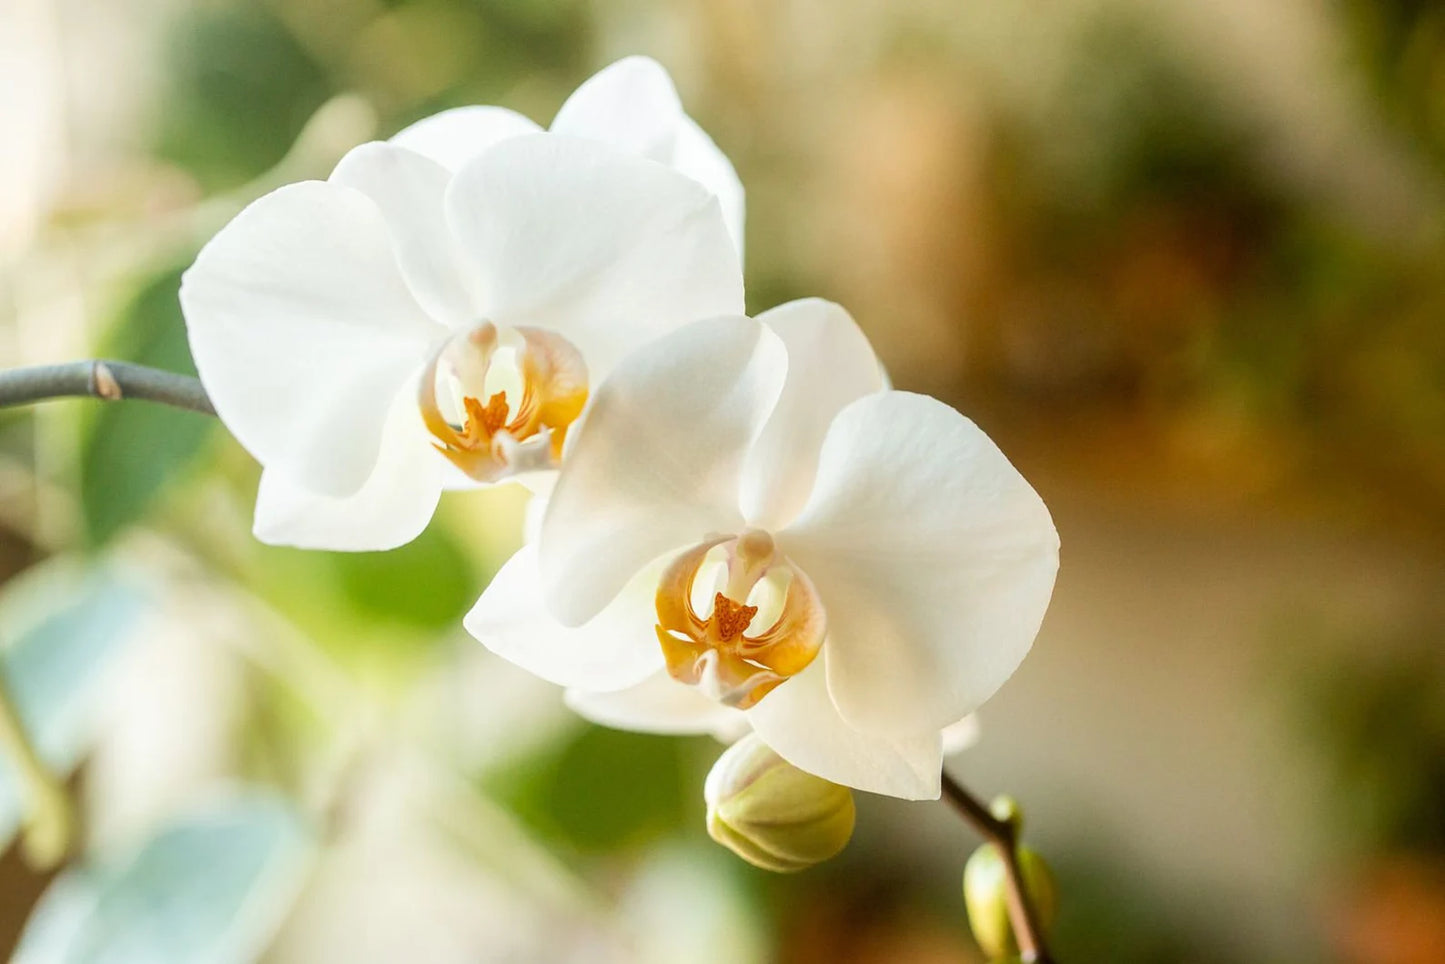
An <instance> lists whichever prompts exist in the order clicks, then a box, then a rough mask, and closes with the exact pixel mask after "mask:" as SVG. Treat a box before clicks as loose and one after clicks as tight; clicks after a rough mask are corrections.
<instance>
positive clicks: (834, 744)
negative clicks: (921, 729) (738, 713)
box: [747, 643, 943, 800]
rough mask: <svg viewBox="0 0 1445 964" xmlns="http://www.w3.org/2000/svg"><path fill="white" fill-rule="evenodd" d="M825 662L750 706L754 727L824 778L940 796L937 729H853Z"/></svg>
mask: <svg viewBox="0 0 1445 964" xmlns="http://www.w3.org/2000/svg"><path fill="white" fill-rule="evenodd" d="M829 645H831V643H830V644H829ZM825 654H826V650H825ZM823 662H824V660H823V659H817V660H814V661H813V663H812V665H810V666H809V667H808V668H807V669H805V670H803V671H802V672H801V673H799V674H798V675H797V676H794V677H793V678H791V679H789V680H788V681H787V682H786V683H784V684H783V685H781V686H779V687H778V688H777V689H775V690H773V691H772V692H771V693H769V694H768V695H767V696H765V697H763V699H762V702H760V703H758V705H757V706H755V707H753V708H752V709H751V710H749V711H748V714H747V715H748V721H749V722H750V723H752V725H753V731H754V732H756V733H757V735H758V736H759V737H760V738H761V739H762V741H763V742H764V743H766V744H767V745H768V746H770V747H772V748H773V749H774V750H775V751H777V754H778V755H779V756H781V757H782V758H783V759H785V760H787V761H788V762H789V763H791V764H792V765H793V766H795V767H797V768H798V769H800V770H807V771H808V772H809V773H812V774H815V775H817V776H820V777H822V778H823V779H825V780H831V781H833V782H834V783H841V784H842V785H844V786H848V787H855V788H857V789H859V790H867V791H869V792H870V793H882V794H887V795H888V796H890V797H902V798H903V799H904V800H933V799H936V798H937V797H938V794H939V775H940V773H942V770H943V750H942V743H941V741H940V739H939V734H938V731H937V730H934V731H933V732H931V733H925V734H923V735H918V736H911V737H886V736H880V735H877V734H874V733H864V732H862V731H861V730H856V729H854V728H853V727H851V726H849V725H848V723H847V722H846V721H845V720H844V719H843V717H842V716H840V715H839V714H838V710H837V708H836V707H834V705H833V701H832V700H831V699H830V698H829V697H828V684H827V681H826V674H825V670H824V668H823Z"/></svg>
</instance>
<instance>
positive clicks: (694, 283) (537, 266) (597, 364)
mask: <svg viewBox="0 0 1445 964" xmlns="http://www.w3.org/2000/svg"><path fill="white" fill-rule="evenodd" d="M447 209H448V213H449V216H450V219H451V222H452V228H453V231H454V233H455V234H456V236H457V238H458V240H459V242H460V244H461V247H462V249H463V251H464V252H465V253H466V254H467V255H468V256H469V257H470V258H471V259H472V271H473V272H474V274H475V275H476V277H477V278H478V280H479V287H480V290H481V291H482V293H483V298H484V307H485V308H486V309H487V315H488V317H490V318H492V320H494V321H496V322H498V323H501V324H507V325H534V326H537V327H541V328H550V329H553V330H556V331H558V332H560V333H561V334H562V335H563V336H564V337H566V338H568V339H569V340H571V341H572V342H573V343H574V344H575V345H576V346H577V347H578V348H579V349H580V350H581V352H582V355H583V357H584V358H585V359H586V361H587V368H588V373H589V376H590V378H591V379H592V382H593V384H596V383H597V382H598V381H600V380H601V379H602V378H604V377H606V374H607V372H608V371H609V370H610V369H611V367H612V365H613V364H615V363H616V362H617V361H618V360H620V359H621V358H622V356H623V355H625V354H626V353H627V352H629V351H631V350H632V349H634V348H636V347H638V346H639V345H642V344H644V343H646V342H647V341H649V340H651V339H652V338H654V337H656V336H658V335H661V334H663V333H665V332H667V331H670V330H672V329H674V328H677V327H678V326H680V325H683V324H686V323H687V322H690V321H695V320H697V319H698V318H708V317H712V316H715V315H722V314H741V313H742V311H743V288H742V269H741V267H740V266H739V263H738V256H737V252H736V250H735V249H734V248H733V244H732V241H731V239H730V237H729V235H728V232H727V226H726V225H725V224H724V223H723V219H722V214H721V212H720V210H719V208H718V203H717V201H716V199H714V198H712V197H711V196H710V195H709V194H708V193H707V191H706V190H704V189H703V188H702V187H701V186H700V185H698V184H697V182H695V181H693V180H692V179H690V178H688V177H686V176H684V175H682V174H678V173H677V172H676V171H673V170H671V169H669V168H666V167H663V166H662V165H660V164H656V163H653V162H651V161H647V160H644V159H642V158H639V157H636V156H633V155H629V154H625V153H621V152H619V151H617V150H616V149H614V148H609V147H606V146H604V145H602V144H598V143H596V142H593V141H584V140H578V139H575V138H570V137H563V136H561V135H557V134H545V135H536V136H532V137H519V138H514V139H512V140H510V141H506V142H505V143H502V144H499V145H497V146H496V147H495V148H493V149H492V150H490V151H488V152H487V153H486V154H484V155H483V156H482V157H481V158H480V159H478V160H477V161H474V162H473V163H471V164H469V165H467V166H466V167H465V168H464V169H462V171H461V172H460V173H459V174H457V176H456V178H455V179H454V180H453V181H452V185H451V187H450V189H449V190H448V192H447Z"/></svg>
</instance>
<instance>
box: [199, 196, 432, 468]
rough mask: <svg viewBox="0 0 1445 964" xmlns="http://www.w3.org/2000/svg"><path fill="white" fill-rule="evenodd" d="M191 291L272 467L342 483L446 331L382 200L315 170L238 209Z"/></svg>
mask: <svg viewBox="0 0 1445 964" xmlns="http://www.w3.org/2000/svg"><path fill="white" fill-rule="evenodd" d="M180 297H181V305H182V307H183V308H184V310H185V316H186V327H187V330H188V333H189V336H190V344H191V353H192V355H193V356H194V357H195V361H196V367H197V369H198V370H199V372H200V375H201V381H202V382H203V383H204V384H205V386H206V390H207V392H208V393H209V394H210V397H211V401H212V402H213V403H214V404H215V406H216V411H217V412H218V413H219V414H220V416H221V420H222V421H223V422H225V423H226V427H227V428H229V429H230V430H231V432H232V434H234V435H235V436H236V438H237V439H238V440H239V441H240V443H241V444H242V445H243V446H245V447H246V449H247V450H248V451H249V452H251V454H252V455H254V456H255V457H256V459H257V461H259V462H260V463H261V464H262V465H264V466H266V467H267V468H273V467H274V468H279V469H280V470H281V471H282V472H283V473H284V474H286V475H287V476H289V477H291V478H292V479H293V480H294V481H295V482H296V483H297V484H300V485H304V486H306V487H307V488H311V489H313V490H315V491H318V492H322V493H325V494H330V495H349V494H351V493H354V492H356V491H357V490H358V489H360V488H361V486H362V485H363V484H364V483H365V481H366V479H367V478H368V477H369V476H370V475H371V473H372V471H373V468H374V467H375V464H376V459H377V452H378V450H379V447H380V444H381V435H382V430H383V427H384V425H385V423H386V420H387V418H388V413H389V412H390V410H391V405H392V400H393V398H394V397H395V396H396V394H397V392H398V391H399V390H400V389H401V387H402V385H403V383H404V382H405V381H406V380H407V378H408V377H409V376H410V375H411V374H412V373H414V372H415V371H417V370H418V369H419V368H420V367H421V365H422V364H423V363H424V361H425V359H426V355H427V352H428V348H429V346H430V344H431V343H432V342H433V341H434V339H436V338H437V337H438V335H440V334H441V333H443V332H444V331H445V329H443V328H441V326H439V325H437V324H436V323H435V322H434V321H432V320H431V318H430V317H428V315H427V313H426V312H425V311H424V310H423V309H422V308H421V306H420V305H418V304H417V302H416V299H415V298H414V297H413V296H412V294H411V291H410V290H409V288H408V287H407V284H406V281H405V280H404V279H403V277H402V274H401V271H400V270H399V269H398V266H397V262H396V256H395V253H394V250H393V246H392V238H391V233H390V231H389V229H388V226H387V223H386V221H385V219H384V218H383V216H382V214H381V212H380V211H379V210H378V209H377V206H376V205H375V203H373V202H372V201H371V200H370V199H369V198H367V197H366V196H365V195H363V194H361V193H360V192H357V191H355V190H352V189H351V188H347V187H342V186H340V185H336V184H326V183H318V182H315V181H308V182H303V183H301V184H293V185H290V186H288V187H283V188H281V189H280V190H278V191H275V192H273V193H271V194H268V195H266V196H265V197H263V198H261V199H260V200H258V201H256V202H254V203H253V204H251V205H250V206H249V207H248V208H246V210H244V211H242V212H241V213H240V214H239V215H237V216H236V218H235V219H234V220H233V221H232V222H231V223H230V224H228V225H227V226H226V227H225V228H223V229H221V232H220V233H219V234H217V235H216V236H215V237H214V238H213V239H212V240H211V241H210V243H209V244H207V245H206V246H205V248H203V249H202V250H201V253H200V255H199V256H198V257H197V258H196V263H195V264H194V265H192V266H191V268H190V269H189V270H188V271H187V272H186V274H185V277H184V279H183V281H182V284H181V294H180Z"/></svg>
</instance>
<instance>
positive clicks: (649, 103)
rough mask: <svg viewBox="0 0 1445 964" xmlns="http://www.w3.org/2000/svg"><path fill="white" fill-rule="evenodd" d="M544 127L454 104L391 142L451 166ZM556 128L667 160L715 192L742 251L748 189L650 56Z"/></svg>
mask: <svg viewBox="0 0 1445 964" xmlns="http://www.w3.org/2000/svg"><path fill="white" fill-rule="evenodd" d="M541 129H542V128H541V127H539V126H538V125H537V124H535V123H534V122H533V121H532V120H531V119H530V118H528V117H525V116H523V115H522V114H519V113H517V112H516V111H513V110H508V109H507V108H505V107H489V106H481V105H478V106H473V107H455V108H453V109H451V110H445V111H442V112H441V113H439V114H433V115H432V116H430V117H426V118H423V119H422V120H419V121H417V122H416V123H415V124H412V125H411V126H410V127H407V128H406V129H404V130H402V131H401V132H400V133H398V134H397V135H396V136H394V137H393V138H392V139H391V143H393V144H395V145H397V146H398V147H405V148H407V149H408V150H411V151H415V152H416V153H418V154H420V155H422V156H423V157H427V158H430V159H431V160H433V161H436V162H437V163H438V164H440V165H442V166H443V167H445V168H447V169H448V170H452V171H457V170H460V169H461V168H462V167H463V166H465V164H466V163H467V162H468V161H470V160H472V159H473V158H475V157H477V156H478V155H480V154H482V153H483V152H485V151H486V150H488V149H489V148H491V147H492V146H493V145H495V144H497V143H499V142H501V141H504V140H506V139H508V138H512V137H517V136H519V135H522V134H534V133H537V132H538V131H540V130H541ZM551 131H552V133H554V134H563V135H566V136H569V137H583V138H587V139H589V140H595V141H601V142H603V143H605V144H610V145H612V146H613V147H617V148H620V149H623V150H627V151H631V152H633V153H636V154H640V155H642V156H643V157H646V158H649V159H651V160H654V161H657V162H658V163H660V164H666V165H667V166H669V167H672V168H674V169H676V170H677V171H679V172H681V173H683V174H686V175H687V176H688V177H690V178H692V179H693V180H695V181H697V182H698V183H700V184H701V185H702V186H703V187H705V188H707V189H708V191H710V192H711V193H712V194H713V195H714V196H716V197H717V199H718V203H719V204H720V205H721V206H722V212H723V217H724V219H725V220H726V221H727V226H728V232H729V233H730V234H731V235H732V237H733V241H734V243H736V244H737V246H738V250H739V251H741V250H742V241H743V209H744V204H743V186H742V182H741V181H739V180H738V175H737V172H736V171H735V170H734V169H733V165H732V162H730V161H729V160H728V159H727V156H726V155H725V154H723V153H722V151H720V150H718V148H717V145H716V144H714V143H713V141H712V138H710V137H709V136H708V135H707V132H706V131H704V130H703V129H702V128H701V127H699V126H698V125H697V122H696V121H694V120H693V119H692V118H691V117H689V116H688V115H687V113H686V112H685V111H684V110H683V108H682V101H681V100H680V99H679V98H678V96H677V88H676V87H674V86H673V83H672V78H671V77H669V76H668V74H667V71H666V70H665V69H664V68H663V66H662V65H661V64H659V63H658V62H657V61H655V60H653V59H651V58H650V57H624V58H623V59H621V60H619V61H617V62H616V63H613V64H611V65H610V66H607V67H604V68H602V69H601V70H599V71H598V72H597V73H595V74H593V75H592V76H591V77H590V78H588V79H587V80H586V81H584V82H583V83H582V86H580V87H578V88H577V89H576V90H575V91H574V92H573V93H572V96H571V97H569V98H567V100H566V102H565V103H564V104H563V105H562V107H561V109H560V110H558V111H557V116H556V117H555V118H553V120H552V127H551Z"/></svg>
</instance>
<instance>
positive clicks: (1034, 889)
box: [963, 801, 1058, 960]
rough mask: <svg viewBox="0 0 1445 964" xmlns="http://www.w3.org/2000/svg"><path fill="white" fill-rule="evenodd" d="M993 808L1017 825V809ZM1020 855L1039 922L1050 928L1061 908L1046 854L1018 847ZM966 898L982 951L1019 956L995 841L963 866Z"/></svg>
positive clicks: (1005, 957) (1026, 887)
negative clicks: (1046, 861)
mask: <svg viewBox="0 0 1445 964" xmlns="http://www.w3.org/2000/svg"><path fill="white" fill-rule="evenodd" d="M1010 802H1011V801H1010ZM993 810H994V813H995V815H996V816H998V817H999V819H1001V820H1009V821H1010V822H1012V823H1014V825H1015V827H1017V825H1018V824H1017V819H1018V818H1017V811H1016V809H1014V810H1010V809H1009V808H1001V807H999V806H997V805H996V806H995V807H994V808H993ZM1001 810H1004V811H1006V813H1005V812H1000V811H1001ZM1018 859H1019V870H1020V871H1021V872H1022V874H1023V883H1024V891H1025V892H1026V893H1027V894H1028V896H1029V901H1030V902H1031V903H1032V904H1033V908H1034V912H1035V914H1036V915H1037V917H1038V922H1039V926H1040V927H1042V928H1044V929H1045V930H1047V929H1048V927H1049V925H1051V924H1052V923H1053V920H1054V915H1055V913H1056V912H1057V911H1058V890H1057V887H1056V885H1055V883H1054V874H1053V871H1051V870H1050V869H1049V865H1048V864H1046V863H1045V862H1044V858H1042V857H1040V856H1039V855H1038V854H1037V853H1036V852H1035V851H1033V850H1031V849H1029V848H1028V847H1019V849H1018ZM963 901H964V904H965V906H967V908H968V922H969V925H970V926H971V927H972V928H973V937H974V940H976V941H978V946H979V947H980V948H981V949H982V950H983V952H984V953H985V954H987V955H988V956H989V958H990V959H992V960H1014V959H1016V958H1017V955H1018V953H1019V946H1018V941H1017V939H1016V938H1015V936H1014V929H1013V921H1012V920H1011V919H1010V918H1009V912H1008V871H1007V870H1006V868H1005V864H1004V859H1003V855H1002V854H1001V853H999V850H998V848H997V847H995V846H994V845H993V844H991V843H987V844H984V845H983V846H982V847H979V848H978V849H977V850H975V851H974V852H973V856H971V857H969V858H968V864H967V865H966V866H965V867H964V869H963Z"/></svg>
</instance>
